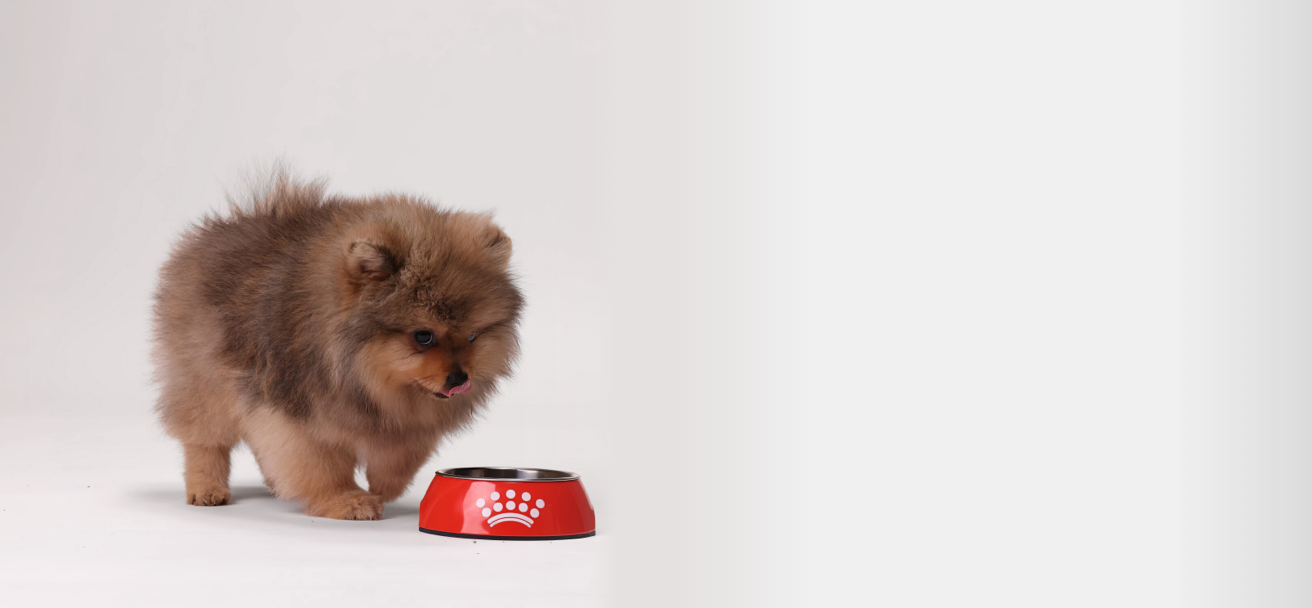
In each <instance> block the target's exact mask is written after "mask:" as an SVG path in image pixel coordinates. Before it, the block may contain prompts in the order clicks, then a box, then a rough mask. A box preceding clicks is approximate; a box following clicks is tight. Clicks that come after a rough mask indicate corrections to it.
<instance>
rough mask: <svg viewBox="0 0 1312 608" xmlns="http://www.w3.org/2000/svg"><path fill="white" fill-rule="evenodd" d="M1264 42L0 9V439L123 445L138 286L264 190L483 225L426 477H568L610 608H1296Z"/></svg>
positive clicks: (1145, 10)
mask: <svg viewBox="0 0 1312 608" xmlns="http://www.w3.org/2000/svg"><path fill="white" fill-rule="evenodd" d="M1308 23H1309V13H1308V11H1307V9H1306V8H1303V7H1300V6H1297V5H1296V3H1279V2H1245V3H1239V2H1228V3H1227V2H1210V3H1201V4H1190V5H1188V6H1185V5H1184V4H1182V3H1177V2H1129V1H1112V2H1087V3H1081V2H1076V3H1048V2H1019V1H1004V2H992V3H976V2H929V3H909V2H888V3H843V2H769V3H760V2H737V3H735V2H623V3H602V2H593V1H575V2H562V1H549V2H548V1H542V2H529V1H506V2H474V1H467V2H436V3H428V2H394V3H312V2H304V3H297V2H271V3H268V2H260V3H244V2H228V3H208V2H189V3H165V2H154V3H152V2H117V3H108V2H106V3H99V2H82V3H67V2H13V1H4V0H0V260H4V267H5V276H4V278H3V279H0V291H2V292H3V297H0V426H4V425H9V426H10V428H46V427H43V426H42V425H41V424H37V423H34V422H32V421H34V420H38V421H39V420H46V419H51V418H54V419H77V420H84V419H85V420H102V419H103V420H112V421H118V422H119V423H122V421H127V422H126V423H127V424H139V425H142V426H147V425H151V424H154V423H153V421H152V419H151V418H150V416H149V408H150V405H151V401H152V399H153V396H154V390H153V388H152V387H151V386H150V383H149V375H150V367H149V363H148V359H147V346H148V344H147V338H148V327H149V301H150V293H151V290H152V288H153V282H154V273H155V271H156V268H157V267H158V265H159V264H160V262H161V261H162V260H163V259H164V257H165V256H166V255H167V252H168V248H169V245H170V243H171V242H172V240H173V239H174V238H175V237H176V235H177V234H178V232H179V231H180V230H181V229H183V228H184V227H185V226H186V225H187V223H188V222H190V221H192V220H193V219H195V218H196V217H197V216H198V215H200V214H201V213H203V212H205V211H206V210H209V209H213V208H215V207H217V206H218V205H220V204H221V201H222V188H223V187H224V186H225V185H229V184H231V183H232V181H233V180H234V178H235V177H236V176H237V174H238V172H239V171H240V170H241V169H242V168H243V167H244V166H246V165H249V164H250V163H252V162H258V161H267V160H269V159H271V158H275V157H279V156H282V157H285V158H287V159H288V160H290V161H292V162H294V163H295V164H296V165H297V166H298V167H300V168H301V169H302V170H303V171H304V172H305V173H306V174H307V175H309V176H319V175H325V176H328V177H330V178H331V183H332V187H333V188H334V189H336V190H339V191H343V192H351V193H363V192H369V191H376V190H384V189H387V190H405V191H411V192H419V193H425V194H427V195H429V196H431V197H433V198H435V199H437V200H439V201H441V202H442V203H444V204H448V205H452V206H456V207H460V208H465V209H475V210H495V211H496V213H497V217H498V219H499V220H500V221H501V222H502V223H503V225H504V226H505V227H506V229H507V230H508V231H509V233H510V234H511V235H512V237H513V238H514V240H515V247H516V254H515V256H516V257H515V260H516V262H515V263H516V265H517V267H518V268H519V271H520V272H521V274H522V275H523V278H524V285H525V288H526V291H527V294H528V297H529V302H530V307H529V312H528V315H527V317H526V318H525V325H524V347H525V348H524V350H525V356H524V359H523V362H522V365H521V366H520V373H519V375H518V377H517V379H516V380H515V381H514V382H513V383H512V384H511V385H510V386H509V387H508V388H507V390H506V391H505V393H504V395H503V396H502V397H501V398H499V399H498V400H497V401H496V402H495V403H494V405H493V407H492V409H491V411H490V413H489V415H488V416H487V417H486V419H485V420H484V421H483V422H482V423H481V424H480V425H479V426H478V427H477V428H476V429H474V430H473V431H472V432H470V433H468V434H466V435H464V436H462V437H460V438H458V439H456V440H454V441H453V442H451V443H450V444H448V446H447V447H446V448H444V450H445V451H444V454H446V455H447V456H443V457H439V462H441V458H459V459H466V460H469V461H474V460H477V461H480V462H481V461H484V460H490V461H496V462H525V463H533V464H538V465H553V466H559V467H564V468H572V469H576V470H579V471H581V472H583V473H584V475H585V477H586V478H587V479H588V481H589V489H590V491H591V492H592V494H593V498H594V502H595V504H596V505H597V507H598V510H599V513H600V514H601V517H602V521H603V532H604V533H605V534H606V535H607V536H609V537H612V538H614V539H615V541H616V542H615V544H614V550H613V552H611V553H610V554H608V557H607V559H608V561H609V563H610V570H609V571H608V576H609V580H610V581H611V584H610V585H609V587H608V588H607V590H606V593H607V594H608V595H607V597H609V598H610V601H611V602H612V603H614V604H615V605H622V606H692V605H744V606H745V605H754V606H755V605H794V606H801V605H808V606H820V605H890V606H966V605H972V606H974V605H990V606H993V605H996V606H1009V607H1010V606H1036V607H1038V606H1043V607H1047V606H1143V607H1154V608H1156V607H1161V606H1217V607H1220V606H1227V607H1229V606H1235V607H1238V606H1272V607H1284V606H1290V607H1294V606H1307V605H1310V604H1312V588H1310V587H1309V583H1308V580H1309V579H1308V577H1306V572H1307V569H1308V566H1309V555H1310V553H1309V549H1310V548H1312V544H1310V543H1309V538H1308V535H1309V532H1312V528H1310V527H1309V525H1308V523H1307V517H1306V514H1307V513H1308V512H1309V507H1310V506H1312V505H1309V493H1308V489H1307V488H1308V473H1309V465H1310V464H1312V458H1310V457H1312V453H1310V452H1312V448H1309V443H1308V441H1307V433H1308V422H1309V421H1308V417H1309V413H1308V412H1309V411H1312V410H1309V408H1308V401H1309V397H1310V396H1312V394H1310V393H1312V390H1310V389H1312V385H1310V384H1309V381H1308V378H1310V377H1312V375H1309V374H1308V373H1307V362H1308V348H1309V346H1308V345H1309V344H1310V343H1312V340H1309V338H1312V336H1310V335H1309V333H1310V332H1312V325H1310V324H1309V323H1308V321H1307V313H1306V312H1305V311H1307V310H1308V309H1309V306H1308V304H1309V302H1308V300H1309V294H1312V291H1310V290H1309V284H1308V282H1309V276H1310V275H1309V270H1312V269H1309V264H1312V256H1310V255H1309V253H1312V252H1310V251H1309V242H1308V239H1307V234H1306V233H1307V226H1308V215H1309V213H1310V212H1309V195H1312V191H1310V190H1312V188H1309V182H1308V179H1307V170H1308V163H1309V156H1310V154H1309V142H1310V141H1312V139H1310V138H1309V136H1310V135H1312V133H1309V128H1310V126H1312V122H1310V120H1309V114H1308V111H1307V108H1309V107H1312V99H1309V90H1310V89H1309V87H1308V84H1309V83H1308V79H1309V77H1310V76H1309V75H1310V74H1312V69H1310V68H1312V66H1309V65H1308V62H1309V61H1312V48H1309V46H1312V43H1310V42H1309V40H1312V38H1309V32H1308ZM20 425H27V426H20ZM47 426H48V425H47ZM30 439H31V438H29V440H30ZM52 440H53V437H52ZM160 441H161V442H164V441H165V440H164V439H162V438H161V439H160ZM22 458H23V457H22V455H15V456H12V459H13V462H5V463H3V464H4V465H5V466H7V467H22V468H24V469H25V470H28V471H31V472H33V473H32V474H39V473H40V471H41V470H42V469H41V467H43V466H51V465H49V464H48V463H46V462H45V461H43V460H41V459H31V460H23V459H22ZM453 464H470V462H464V461H463V460H462V462H459V463H453ZM72 466H76V465H72ZM172 481H174V480H172V479H170V478H162V479H160V480H159V483H161V484H167V483H170V482H172ZM0 491H3V489H0ZM20 525H21V524H20V523H18V522H12V521H8V520H0V526H8V527H10V528H9V530H5V529H3V528H0V535H3V534H5V533H7V532H12V531H14V530H17V526H20ZM4 551H5V548H4V546H3V543H0V553H3V552H4ZM5 557H8V558H13V559H19V558H21V556H17V555H8V556H5ZM143 582H149V581H143ZM347 583H348V582H347V581H343V584H347Z"/></svg>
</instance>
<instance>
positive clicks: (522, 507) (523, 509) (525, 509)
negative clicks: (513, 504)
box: [519, 502, 528, 513]
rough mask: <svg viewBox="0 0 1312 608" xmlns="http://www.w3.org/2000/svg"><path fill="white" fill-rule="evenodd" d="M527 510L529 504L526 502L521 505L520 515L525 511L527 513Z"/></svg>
mask: <svg viewBox="0 0 1312 608" xmlns="http://www.w3.org/2000/svg"><path fill="white" fill-rule="evenodd" d="M527 510H528V503H526V502H521V503H519V512H520V513H523V512H524V511H527Z"/></svg>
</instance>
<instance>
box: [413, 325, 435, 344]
mask: <svg viewBox="0 0 1312 608" xmlns="http://www.w3.org/2000/svg"><path fill="white" fill-rule="evenodd" d="M413 335H414V338H415V344H418V345H420V346H432V345H433V342H436V341H437V336H434V335H433V332H431V331H428V330H427V329H421V330H419V331H417V332H415V333H414V334H413Z"/></svg>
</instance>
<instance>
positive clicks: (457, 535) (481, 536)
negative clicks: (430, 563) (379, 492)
mask: <svg viewBox="0 0 1312 608" xmlns="http://www.w3.org/2000/svg"><path fill="white" fill-rule="evenodd" d="M419 531H420V532H427V533H428V534H436V535H438V536H450V537H451V538H472V539H475V540H481V539H487V540H567V539H571V538H587V537H589V536H596V535H597V531H596V530H593V531H592V532H584V533H583V534H566V535H564V536H488V535H486V534H460V533H459V532H438V531H437V530H429V529H428V528H420V529H419Z"/></svg>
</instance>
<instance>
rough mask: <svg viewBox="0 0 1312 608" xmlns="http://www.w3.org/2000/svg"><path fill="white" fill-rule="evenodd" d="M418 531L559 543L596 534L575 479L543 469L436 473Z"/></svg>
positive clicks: (580, 485) (421, 507) (422, 506)
mask: <svg viewBox="0 0 1312 608" xmlns="http://www.w3.org/2000/svg"><path fill="white" fill-rule="evenodd" d="M419 531H420V532H427V533H429V534H439V535H441V536H454V537H456V538H491V539H496V540H559V539H564V538H585V537H588V536H592V535H594V534H596V533H597V532H596V516H595V515H594V514H593V512H592V503H590V502H588V493H587V492H585V491H584V490H583V483H582V482H580V481H579V476H578V475H575V474H573V473H566V472H564V471H552V470H548V469H505V468H498V467H469V468H461V469H444V470H441V471H438V472H437V477H434V478H433V483H432V484H430V485H429V486H428V492H427V493H426V494H424V500H423V502H421V503H419Z"/></svg>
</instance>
